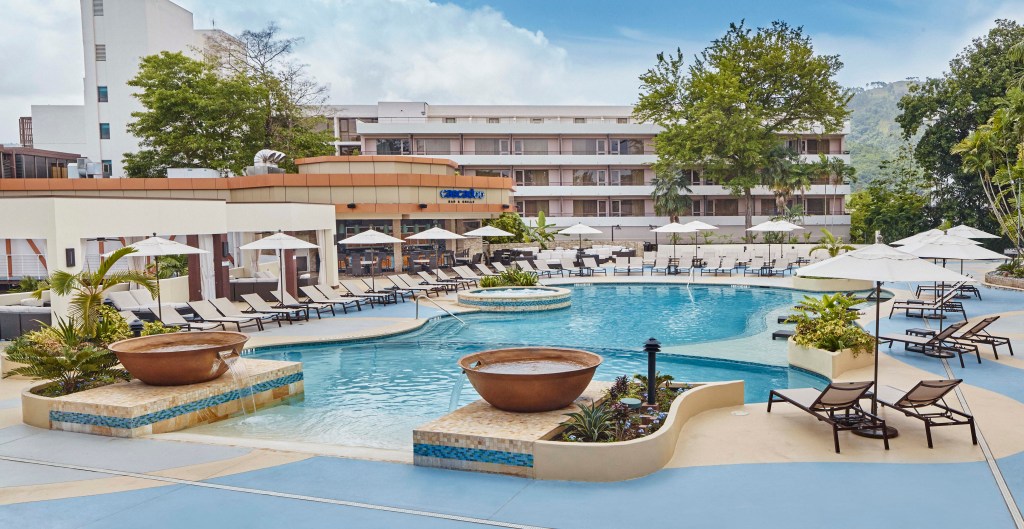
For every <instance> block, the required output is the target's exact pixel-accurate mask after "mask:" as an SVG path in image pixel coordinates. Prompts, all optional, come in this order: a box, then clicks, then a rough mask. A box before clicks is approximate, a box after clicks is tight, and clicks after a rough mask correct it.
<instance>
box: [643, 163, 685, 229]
mask: <svg viewBox="0 0 1024 529" xmlns="http://www.w3.org/2000/svg"><path fill="white" fill-rule="evenodd" d="M685 174H686V173H685V172H684V171H671V172H669V173H666V174H658V175H655V176H654V180H652V181H651V184H652V185H653V186H654V191H652V192H651V198H652V199H654V212H655V213H656V214H658V215H662V216H667V217H668V218H669V222H679V216H680V215H682V214H684V213H686V211H687V210H689V209H690V205H691V204H692V201H691V200H690V196H689V193H692V192H693V190H691V189H690V184H689V181H688V180H687V179H686V178H684V175H685Z"/></svg>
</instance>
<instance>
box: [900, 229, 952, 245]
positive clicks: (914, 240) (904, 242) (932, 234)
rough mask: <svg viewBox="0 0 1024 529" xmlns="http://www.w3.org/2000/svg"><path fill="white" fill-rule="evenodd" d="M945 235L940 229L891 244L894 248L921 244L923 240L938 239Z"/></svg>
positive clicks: (926, 231) (917, 234)
mask: <svg viewBox="0 0 1024 529" xmlns="http://www.w3.org/2000/svg"><path fill="white" fill-rule="evenodd" d="M944 234H945V232H943V231H942V230H940V229H938V228H932V229H930V230H925V231H922V232H921V233H915V234H913V235H911V236H910V237H904V238H902V239H900V240H898V241H893V242H891V243H890V244H892V245H893V246H906V245H908V244H915V243H918V242H921V241H922V240H924V239H927V238H929V237H938V236H940V235H944Z"/></svg>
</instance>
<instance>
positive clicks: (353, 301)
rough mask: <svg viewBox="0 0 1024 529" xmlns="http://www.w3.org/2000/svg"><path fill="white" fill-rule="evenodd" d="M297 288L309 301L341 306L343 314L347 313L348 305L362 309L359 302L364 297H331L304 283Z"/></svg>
mask: <svg viewBox="0 0 1024 529" xmlns="http://www.w3.org/2000/svg"><path fill="white" fill-rule="evenodd" d="M299 290H301V291H302V293H303V294H305V295H306V298H307V299H309V301H310V302H311V303H319V304H328V305H337V306H340V307H341V310H342V312H344V313H345V314H348V307H349V305H352V306H354V307H355V308H356V309H358V310H363V308H362V306H361V302H362V300H365V299H366V298H357V297H352V298H348V300H345V299H331V298H329V297H327V295H326V294H324V293H323V292H322V291H321V290H320V289H319V288H317V287H316V286H314V285H306V286H304V287H299Z"/></svg>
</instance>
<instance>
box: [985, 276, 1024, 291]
mask: <svg viewBox="0 0 1024 529" xmlns="http://www.w3.org/2000/svg"><path fill="white" fill-rule="evenodd" d="M985 282H986V283H988V284H990V285H996V286H1000V287H1009V288H1019V289H1021V290H1024V279H1018V278H1016V277H1009V276H1004V275H1000V274H998V273H996V272H989V273H987V274H985Z"/></svg>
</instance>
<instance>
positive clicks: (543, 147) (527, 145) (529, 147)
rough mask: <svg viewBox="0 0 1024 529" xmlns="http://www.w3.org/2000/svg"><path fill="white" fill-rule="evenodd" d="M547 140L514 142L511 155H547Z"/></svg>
mask: <svg viewBox="0 0 1024 529" xmlns="http://www.w3.org/2000/svg"><path fill="white" fill-rule="evenodd" d="M547 153H548V140H514V141H513V142H512V154H547Z"/></svg>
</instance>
